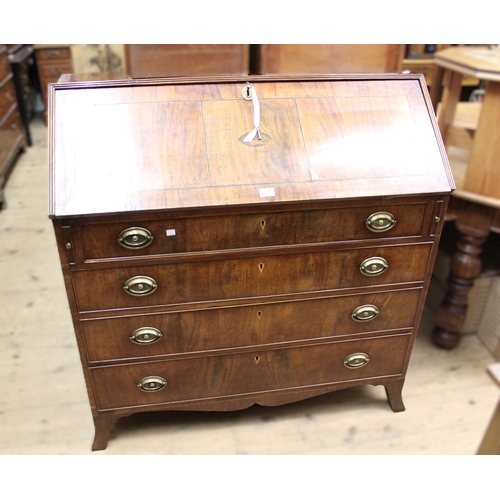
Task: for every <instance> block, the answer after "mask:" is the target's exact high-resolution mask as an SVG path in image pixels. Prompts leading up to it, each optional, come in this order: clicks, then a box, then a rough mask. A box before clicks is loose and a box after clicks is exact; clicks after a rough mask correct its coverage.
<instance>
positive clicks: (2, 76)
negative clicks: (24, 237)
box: [0, 44, 26, 207]
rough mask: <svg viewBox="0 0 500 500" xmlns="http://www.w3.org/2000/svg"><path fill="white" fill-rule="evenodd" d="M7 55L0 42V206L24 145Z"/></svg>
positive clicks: (4, 46) (3, 201)
mask: <svg viewBox="0 0 500 500" xmlns="http://www.w3.org/2000/svg"><path fill="white" fill-rule="evenodd" d="M8 55H9V47H8V46H7V45H5V44H4V45H2V44H0V207H3V205H4V203H5V196H4V187H5V183H6V182H7V179H8V176H9V174H10V172H11V169H12V167H13V165H14V164H15V161H16V158H17V156H18V155H19V153H20V152H21V151H23V150H24V148H25V147H26V136H25V133H24V130H23V125H22V123H21V116H20V114H19V105H18V101H17V95H16V86H15V82H14V75H13V73H12V70H11V65H10V62H9V59H8Z"/></svg>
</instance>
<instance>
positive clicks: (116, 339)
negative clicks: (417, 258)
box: [81, 288, 421, 362]
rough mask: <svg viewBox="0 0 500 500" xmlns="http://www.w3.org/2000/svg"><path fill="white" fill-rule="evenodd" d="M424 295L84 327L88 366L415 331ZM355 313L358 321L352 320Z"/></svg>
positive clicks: (337, 300)
mask: <svg viewBox="0 0 500 500" xmlns="http://www.w3.org/2000/svg"><path fill="white" fill-rule="evenodd" d="M420 294H421V289H420V288H418V289H409V290H399V291H395V292H385V293H377V294H361V295H354V296H347V297H337V298H324V299H315V300H301V301H294V302H286V303H281V304H258V305H252V306H244V307H229V308H217V309H207V310H201V311H187V312H175V313H166V314H154V315H147V316H134V317H128V318H112V319H99V320H86V321H82V322H81V325H82V331H83V334H84V338H85V345H86V349H87V354H88V358H89V361H91V362H96V361H110V360H117V359H132V358H138V357H145V356H161V355H166V354H177V353H189V352H201V351H210V350H215V349H228V348H238V347H245V346H250V345H253V346H255V345H265V344H273V343H279V342H289V341H294V340H295V341H298V340H303V339H314V338H322V337H334V336H338V335H347V334H359V333H366V332H375V331H384V330H390V329H396V328H397V329H407V330H408V329H411V328H413V327H414V324H415V315H416V312H417V307H418V303H419V299H420ZM353 313H354V314H355V315H356V316H355V317H354V319H353V317H352V315H353Z"/></svg>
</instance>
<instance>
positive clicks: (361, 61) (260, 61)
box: [251, 44, 405, 75]
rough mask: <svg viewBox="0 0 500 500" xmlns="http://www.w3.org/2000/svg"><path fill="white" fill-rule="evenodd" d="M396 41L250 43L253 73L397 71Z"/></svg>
mask: <svg viewBox="0 0 500 500" xmlns="http://www.w3.org/2000/svg"><path fill="white" fill-rule="evenodd" d="M404 50H405V46H404V45H399V44H260V45H254V46H253V47H252V61H251V66H252V73H255V74H259V75H266V74H330V73H397V72H399V71H401V60H402V57H403V54H404Z"/></svg>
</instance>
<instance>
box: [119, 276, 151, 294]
mask: <svg viewBox="0 0 500 500" xmlns="http://www.w3.org/2000/svg"><path fill="white" fill-rule="evenodd" d="M157 288H158V285H157V284H156V281H155V280H154V279H153V278H150V277H149V276H134V277H133V278H129V279H128V280H127V281H125V284H124V285H123V289H124V290H125V291H126V292H127V293H128V294H129V295H133V296H134V297H138V296H141V295H149V294H151V293H153V292H154V291H156V289H157Z"/></svg>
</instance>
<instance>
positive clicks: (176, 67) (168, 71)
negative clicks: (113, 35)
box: [125, 43, 250, 78]
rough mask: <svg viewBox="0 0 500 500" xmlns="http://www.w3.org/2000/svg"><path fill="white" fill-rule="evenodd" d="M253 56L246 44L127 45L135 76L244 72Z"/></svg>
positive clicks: (128, 62) (130, 69) (128, 69)
mask: <svg viewBox="0 0 500 500" xmlns="http://www.w3.org/2000/svg"><path fill="white" fill-rule="evenodd" d="M249 58H250V46H249V45H245V44H208V43H207V44H133V45H125V59H126V72H127V73H128V74H130V75H131V76H132V78H145V77H164V76H207V75H244V74H247V73H248V71H249Z"/></svg>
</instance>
